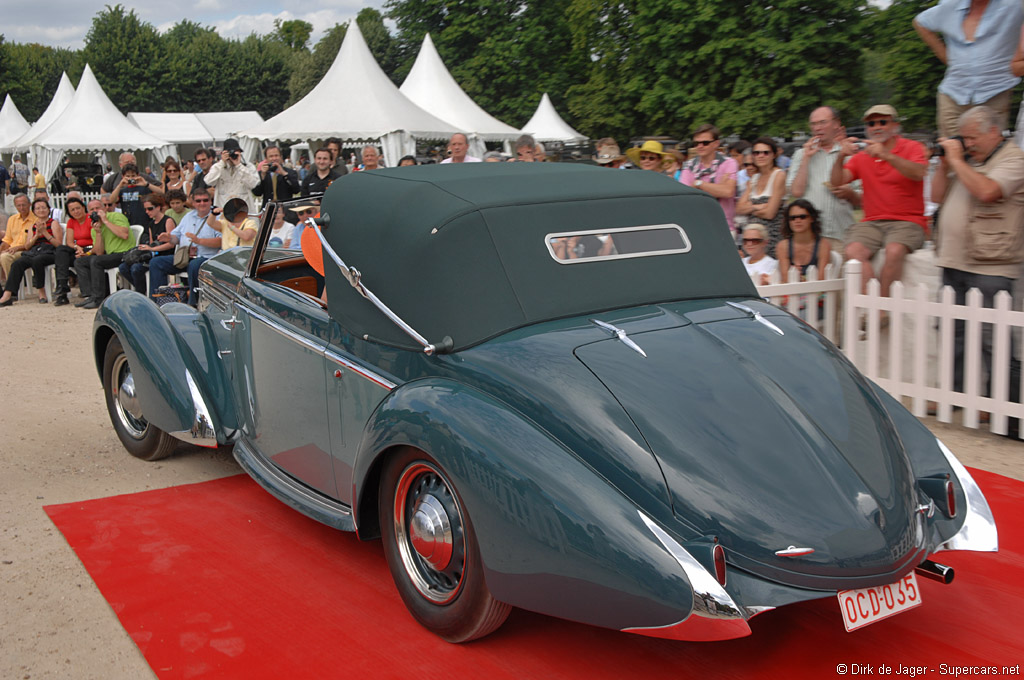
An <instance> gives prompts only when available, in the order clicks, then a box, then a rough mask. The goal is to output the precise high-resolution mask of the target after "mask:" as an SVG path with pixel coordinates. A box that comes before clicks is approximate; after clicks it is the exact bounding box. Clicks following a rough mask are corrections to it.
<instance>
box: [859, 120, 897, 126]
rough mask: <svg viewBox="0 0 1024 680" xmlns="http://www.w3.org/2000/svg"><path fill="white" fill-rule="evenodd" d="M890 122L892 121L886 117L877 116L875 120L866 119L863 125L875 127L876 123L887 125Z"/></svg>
mask: <svg viewBox="0 0 1024 680" xmlns="http://www.w3.org/2000/svg"><path fill="white" fill-rule="evenodd" d="M891 122H892V121H891V120H889V119H888V118H877V119H875V120H869V121H867V122H866V123H865V125H867V126H868V127H875V126H876V125H881V126H882V127H885V126H886V125H888V124H889V123H891Z"/></svg>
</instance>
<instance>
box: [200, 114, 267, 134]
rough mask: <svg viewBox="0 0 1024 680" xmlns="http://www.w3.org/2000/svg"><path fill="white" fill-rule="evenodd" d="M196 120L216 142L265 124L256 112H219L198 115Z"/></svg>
mask: <svg viewBox="0 0 1024 680" xmlns="http://www.w3.org/2000/svg"><path fill="white" fill-rule="evenodd" d="M196 118H198V119H199V122H200V123H202V124H203V127H205V128H206V129H207V130H209V131H210V134H211V135H213V138H214V140H223V139H227V138H228V137H231V136H233V135H235V134H236V133H237V132H238V131H239V130H245V129H246V128H251V127H255V126H257V125H259V124H260V123H262V122H263V116H261V115H260V114H259V113H257V112H256V111H217V112H214V113H197V114H196Z"/></svg>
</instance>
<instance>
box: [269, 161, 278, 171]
mask: <svg viewBox="0 0 1024 680" xmlns="http://www.w3.org/2000/svg"><path fill="white" fill-rule="evenodd" d="M270 171H271V172H277V163H271V164H270Z"/></svg>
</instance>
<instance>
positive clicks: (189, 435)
mask: <svg viewBox="0 0 1024 680" xmlns="http://www.w3.org/2000/svg"><path fill="white" fill-rule="evenodd" d="M185 382H187V383H188V391H189V393H190V394H191V396H192V408H193V409H194V413H193V415H192V427H191V428H190V429H188V430H180V431H178V432H169V433H168V434H170V435H171V436H172V437H174V438H175V439H180V440H181V441H183V442H188V443H189V444H195V445H196V446H205V447H207V448H210V449H215V448H217V431H216V430H215V429H214V427H213V418H211V417H210V407H209V406H207V405H206V401H205V400H204V399H203V395H202V393H201V392H200V391H199V386H198V385H196V381H195V378H193V377H192V373H191V372H190V371H189V370H188V369H186V370H185Z"/></svg>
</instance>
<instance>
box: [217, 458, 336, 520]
mask: <svg viewBox="0 0 1024 680" xmlns="http://www.w3.org/2000/svg"><path fill="white" fill-rule="evenodd" d="M233 453H234V456H235V460H237V461H238V464H239V465H241V466H242V468H243V469H244V470H245V471H246V472H247V473H248V474H249V476H250V477H252V478H253V479H255V480H256V483H257V484H259V485H260V486H262V487H263V488H264V489H266V490H267V491H268V492H269V493H270V494H271V495H272V496H274V497H275V498H277V500H279V501H281V502H282V503H284V504H285V505H287V506H289V507H291V508H294V509H296V510H298V511H299V512H301V513H302V514H303V515H305V516H307V517H309V518H310V519H315V520H316V521H317V522H320V523H321V524H326V525H327V526H329V527H333V528H335V529H340V530H341V531H355V530H356V523H355V519H354V518H353V517H352V508H350V507H349V506H347V505H345V504H344V503H338V502H337V501H332V500H331V499H329V498H325V497H324V496H323V495H321V494H319V493H317V492H316V491H313V490H312V489H310V488H309V487H307V486H306V485H304V484H302V483H301V482H299V481H297V480H295V479H293V478H292V477H290V476H288V475H287V474H285V473H284V472H282V471H281V470H280V469H278V468H277V466H275V465H271V464H270V463H268V462H267V461H265V460H264V459H263V458H262V457H260V456H259V455H258V454H257V453H256V452H255V451H253V450H252V449H250V448H249V446H248V445H247V444H246V443H245V440H244V439H239V440H238V441H236V442H235V447H234V450H233Z"/></svg>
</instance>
